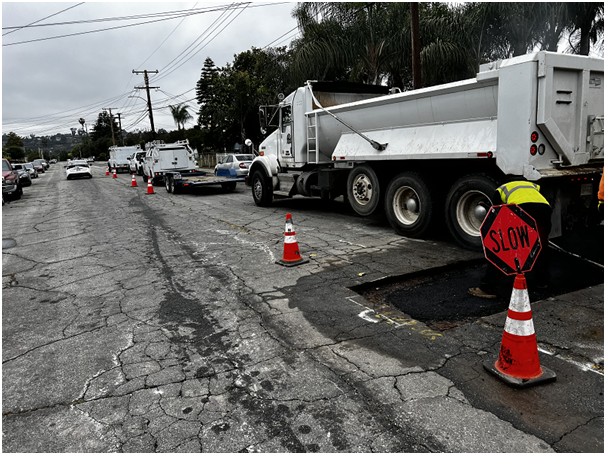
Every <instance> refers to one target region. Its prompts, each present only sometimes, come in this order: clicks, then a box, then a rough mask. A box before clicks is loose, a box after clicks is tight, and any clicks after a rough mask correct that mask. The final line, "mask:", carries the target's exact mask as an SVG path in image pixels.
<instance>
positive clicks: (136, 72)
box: [133, 70, 160, 140]
mask: <svg viewBox="0 0 606 455" xmlns="http://www.w3.org/2000/svg"><path fill="white" fill-rule="evenodd" d="M141 73H143V75H144V80H145V87H135V88H136V89H137V90H141V89H143V88H145V90H146V91H147V108H148V109H149V123H150V124H151V130H152V138H153V139H154V140H155V139H156V129H155V128H154V114H153V113H152V105H151V97H150V95H149V89H150V88H160V87H150V86H149V78H148V77H147V74H148V73H154V74H158V70H156V71H147V70H143V71H135V70H133V74H141Z"/></svg>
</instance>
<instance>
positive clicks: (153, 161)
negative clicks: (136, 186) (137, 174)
mask: <svg viewBox="0 0 606 455" xmlns="http://www.w3.org/2000/svg"><path fill="white" fill-rule="evenodd" d="M145 148H146V153H145V160H144V161H143V180H144V181H147V179H148V178H149V177H152V183H153V184H156V183H164V174H165V173H166V172H180V173H187V172H191V171H194V170H195V169H196V168H197V167H198V164H197V163H196V160H195V159H194V151H193V150H192V149H191V147H190V146H189V141H188V140H187V139H185V140H184V141H177V142H173V143H170V144H166V143H164V141H152V142H150V143H149V144H147V145H146V147H145Z"/></svg>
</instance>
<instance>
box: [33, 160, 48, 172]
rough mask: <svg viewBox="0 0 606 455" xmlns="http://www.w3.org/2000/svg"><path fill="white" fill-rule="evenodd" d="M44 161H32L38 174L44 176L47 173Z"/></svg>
mask: <svg viewBox="0 0 606 455" xmlns="http://www.w3.org/2000/svg"><path fill="white" fill-rule="evenodd" d="M42 161H43V160H41V159H37V160H34V161H32V164H33V165H34V167H35V168H36V171H38V173H41V174H44V173H45V172H46V167H45V166H44V164H43V163H42Z"/></svg>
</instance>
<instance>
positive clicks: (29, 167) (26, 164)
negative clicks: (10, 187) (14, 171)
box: [24, 163, 34, 169]
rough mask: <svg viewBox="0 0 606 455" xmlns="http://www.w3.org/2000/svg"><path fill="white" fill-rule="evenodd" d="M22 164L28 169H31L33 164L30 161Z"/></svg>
mask: <svg viewBox="0 0 606 455" xmlns="http://www.w3.org/2000/svg"><path fill="white" fill-rule="evenodd" d="M24 166H25V167H26V168H28V169H33V168H34V165H33V164H32V163H25V164H24Z"/></svg>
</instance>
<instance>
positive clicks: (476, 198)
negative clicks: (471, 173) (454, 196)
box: [456, 190, 492, 237]
mask: <svg viewBox="0 0 606 455" xmlns="http://www.w3.org/2000/svg"><path fill="white" fill-rule="evenodd" d="M480 202H483V203H485V204H487V205H488V206H491V205H492V203H491V201H490V198H489V197H488V196H486V195H485V194H484V193H482V192H481V191H477V190H471V191H468V192H466V193H465V194H463V196H461V198H459V200H458V201H457V206H456V217H457V223H458V225H459V226H460V228H461V230H462V231H463V232H465V234H467V235H470V236H472V237H479V236H480V227H481V226H482V223H483V222H484V218H485V215H486V214H487V211H486V210H482V206H481V205H480ZM485 212H486V213H485ZM483 213H484V216H481V214H483Z"/></svg>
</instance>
